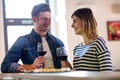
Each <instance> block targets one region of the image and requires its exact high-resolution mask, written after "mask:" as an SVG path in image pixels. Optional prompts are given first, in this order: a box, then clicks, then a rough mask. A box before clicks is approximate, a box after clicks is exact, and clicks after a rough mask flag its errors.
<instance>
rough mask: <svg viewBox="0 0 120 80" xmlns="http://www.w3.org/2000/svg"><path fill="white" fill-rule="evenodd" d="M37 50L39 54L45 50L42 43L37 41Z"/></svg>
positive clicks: (42, 54) (42, 53)
mask: <svg viewBox="0 0 120 80" xmlns="http://www.w3.org/2000/svg"><path fill="white" fill-rule="evenodd" d="M37 52H38V53H39V55H40V56H44V55H45V54H46V52H47V51H44V49H43V44H42V43H38V46H37Z"/></svg>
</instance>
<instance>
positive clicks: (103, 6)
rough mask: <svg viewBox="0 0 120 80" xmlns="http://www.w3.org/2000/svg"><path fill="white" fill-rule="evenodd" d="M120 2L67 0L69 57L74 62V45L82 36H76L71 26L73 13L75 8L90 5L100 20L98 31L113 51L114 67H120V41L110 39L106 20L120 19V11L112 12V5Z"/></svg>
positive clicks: (117, 0)
mask: <svg viewBox="0 0 120 80" xmlns="http://www.w3.org/2000/svg"><path fill="white" fill-rule="evenodd" d="M116 3H117V4H120V1H119V0H109V1H108V0H74V1H73V0H66V8H67V9H66V13H67V14H66V15H67V16H66V21H67V31H68V43H69V44H68V47H69V55H70V56H69V57H70V60H71V63H72V56H73V55H72V54H73V53H72V50H73V48H74V46H75V45H76V44H78V43H80V42H81V40H80V39H81V38H80V37H78V36H75V34H74V31H73V29H72V28H71V23H72V22H71V18H70V16H71V14H72V13H73V11H74V10H76V9H78V8H80V7H90V8H91V9H92V10H93V13H94V15H95V18H96V19H97V22H98V33H99V35H100V36H102V37H103V38H104V39H105V41H106V42H107V44H108V47H109V49H110V51H111V56H112V62H113V67H114V69H118V68H119V69H120V63H119V61H120V56H119V53H120V49H119V46H120V41H108V38H107V26H106V22H107V21H111V20H113V21H114V20H119V21H120V13H112V10H111V5H112V4H116Z"/></svg>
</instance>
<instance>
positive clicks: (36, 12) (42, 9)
mask: <svg viewBox="0 0 120 80" xmlns="http://www.w3.org/2000/svg"><path fill="white" fill-rule="evenodd" d="M45 11H50V12H51V9H50V6H49V5H48V4H47V3H41V4H37V5H35V6H34V7H33V9H32V12H31V16H36V17H37V16H38V15H39V13H40V12H45Z"/></svg>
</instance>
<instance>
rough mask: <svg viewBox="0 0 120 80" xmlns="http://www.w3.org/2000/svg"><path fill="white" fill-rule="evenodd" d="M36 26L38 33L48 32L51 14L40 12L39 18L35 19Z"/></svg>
mask: <svg viewBox="0 0 120 80" xmlns="http://www.w3.org/2000/svg"><path fill="white" fill-rule="evenodd" d="M34 24H35V29H36V30H37V32H38V33H41V32H48V30H49V28H50V24H51V12H49V11H46V12H40V14H39V16H38V17H35V18H34Z"/></svg>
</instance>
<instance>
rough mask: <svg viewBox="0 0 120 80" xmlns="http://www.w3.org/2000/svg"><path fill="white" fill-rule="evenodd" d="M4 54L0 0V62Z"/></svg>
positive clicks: (0, 2)
mask: <svg viewBox="0 0 120 80" xmlns="http://www.w3.org/2000/svg"><path fill="white" fill-rule="evenodd" d="M4 56H5V48H4V32H3V17H2V0H0V64H1V62H2V60H3V57H4ZM0 66H1V65H0Z"/></svg>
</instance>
